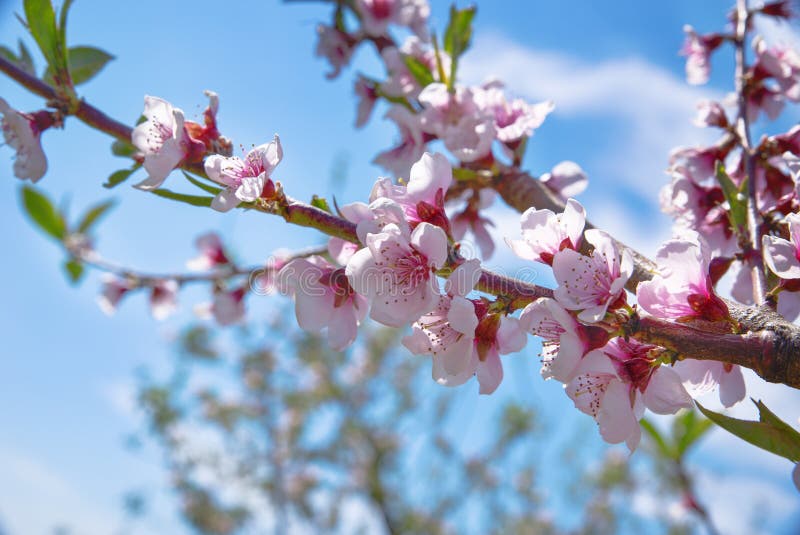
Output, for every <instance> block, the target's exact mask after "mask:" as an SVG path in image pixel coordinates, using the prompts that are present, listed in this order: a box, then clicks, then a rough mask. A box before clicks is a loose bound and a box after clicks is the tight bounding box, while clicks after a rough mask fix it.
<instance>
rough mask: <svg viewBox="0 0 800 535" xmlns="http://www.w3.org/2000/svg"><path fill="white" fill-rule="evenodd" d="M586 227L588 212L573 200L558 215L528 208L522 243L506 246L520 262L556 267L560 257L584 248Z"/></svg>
mask: <svg viewBox="0 0 800 535" xmlns="http://www.w3.org/2000/svg"><path fill="white" fill-rule="evenodd" d="M585 224H586V211H585V210H584V209H583V206H581V203H579V202H578V201H576V200H574V199H569V200H568V201H567V205H566V206H565V207H564V211H563V212H562V213H560V214H558V215H556V214H554V213H553V212H552V211H551V210H547V209H542V210H537V209H536V208H528V209H527V210H525V212H524V213H523V214H522V218H521V220H520V227H522V239H521V240H506V242H507V243H508V245H509V246H510V247H511V250H513V251H514V253H515V254H516V255H517V256H519V257H520V258H524V259H525V260H533V261H534V262H542V263H543V264H548V265H552V263H553V257H554V256H555V254H556V253H558V252H559V251H561V250H563V249H577V248H578V247H579V246H580V243H581V235H582V234H583V226H584V225H585Z"/></svg>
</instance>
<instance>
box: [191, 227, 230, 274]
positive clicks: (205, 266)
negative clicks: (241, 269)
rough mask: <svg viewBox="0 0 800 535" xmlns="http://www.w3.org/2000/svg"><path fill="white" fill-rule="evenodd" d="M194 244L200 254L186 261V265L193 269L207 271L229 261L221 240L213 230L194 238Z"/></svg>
mask: <svg viewBox="0 0 800 535" xmlns="http://www.w3.org/2000/svg"><path fill="white" fill-rule="evenodd" d="M195 245H196V246H197V249H198V250H199V251H200V255H199V256H197V257H196V258H193V259H191V260H189V261H188V262H186V267H188V268H189V269H191V270H194V271H208V270H210V269H213V268H215V267H217V266H224V265H227V264H229V263H230V260H228V257H227V255H225V249H224V248H223V247H222V241H221V240H220V239H219V236H218V235H217V234H216V233H215V232H207V233H206V234H203V235H202V236H199V237H198V238H197V240H195Z"/></svg>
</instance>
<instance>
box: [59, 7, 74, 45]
mask: <svg viewBox="0 0 800 535" xmlns="http://www.w3.org/2000/svg"><path fill="white" fill-rule="evenodd" d="M73 1H74V0H64V4H63V5H62V6H61V13H59V15H58V38H59V43H60V45H61V50H66V49H67V15H68V14H69V9H70V8H71V7H72V2H73Z"/></svg>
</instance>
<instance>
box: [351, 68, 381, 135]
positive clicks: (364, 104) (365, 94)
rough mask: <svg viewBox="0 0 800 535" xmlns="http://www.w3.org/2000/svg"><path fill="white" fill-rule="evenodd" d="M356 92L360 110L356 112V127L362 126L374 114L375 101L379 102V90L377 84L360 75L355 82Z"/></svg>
mask: <svg viewBox="0 0 800 535" xmlns="http://www.w3.org/2000/svg"><path fill="white" fill-rule="evenodd" d="M355 93H356V96H357V97H358V112H357V113H356V128H361V127H362V126H364V125H365V124H367V121H369V118H370V116H371V115H372V110H373V108H375V103H376V102H378V92H377V91H376V90H375V84H374V83H373V82H371V81H369V80H367V79H366V78H364V77H363V76H359V77H358V79H357V80H356V84H355Z"/></svg>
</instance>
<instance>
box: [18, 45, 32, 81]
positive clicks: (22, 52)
mask: <svg viewBox="0 0 800 535" xmlns="http://www.w3.org/2000/svg"><path fill="white" fill-rule="evenodd" d="M17 48H19V66H20V68H21V69H22V70H23V71H25V72H27V73H28V74H30V75H32V76H36V67H35V66H34V65H33V56H31V53H30V51H29V50H28V47H27V46H25V43H23V42H22V39H20V40H18V41H17Z"/></svg>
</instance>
